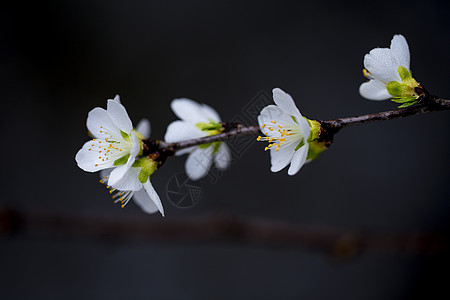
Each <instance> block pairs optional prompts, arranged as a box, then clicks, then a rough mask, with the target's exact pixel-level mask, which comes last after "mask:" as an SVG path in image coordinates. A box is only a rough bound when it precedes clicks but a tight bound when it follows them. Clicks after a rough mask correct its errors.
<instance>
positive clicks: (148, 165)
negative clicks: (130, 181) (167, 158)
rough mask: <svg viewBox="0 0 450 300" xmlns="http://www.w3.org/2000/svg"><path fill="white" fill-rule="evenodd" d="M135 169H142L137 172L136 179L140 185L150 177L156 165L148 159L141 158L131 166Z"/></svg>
mask: <svg viewBox="0 0 450 300" xmlns="http://www.w3.org/2000/svg"><path fill="white" fill-rule="evenodd" d="M133 167H135V168H139V167H140V168H142V169H141V171H140V172H139V175H138V179H139V181H140V182H141V183H145V182H146V181H147V180H148V178H149V177H150V175H152V174H153V173H154V172H155V171H156V169H157V168H158V164H157V163H156V162H155V161H154V160H152V159H150V158H149V157H141V158H139V159H138V160H136V161H135V162H134V164H133Z"/></svg>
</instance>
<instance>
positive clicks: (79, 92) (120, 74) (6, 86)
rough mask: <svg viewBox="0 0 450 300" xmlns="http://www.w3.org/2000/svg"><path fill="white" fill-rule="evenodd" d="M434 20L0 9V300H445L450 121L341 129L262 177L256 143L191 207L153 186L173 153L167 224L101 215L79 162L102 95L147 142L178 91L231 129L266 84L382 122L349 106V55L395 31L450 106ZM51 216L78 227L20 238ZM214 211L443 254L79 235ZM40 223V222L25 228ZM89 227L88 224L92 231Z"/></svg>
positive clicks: (130, 215)
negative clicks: (145, 122)
mask: <svg viewBox="0 0 450 300" xmlns="http://www.w3.org/2000/svg"><path fill="white" fill-rule="evenodd" d="M448 14H449V5H448V2H444V1H442V2H441V1H408V2H407V3H398V2H395V1H389V2H386V3H383V2H379V1H377V2H375V1H355V2H353V3H351V2H348V3H339V2H328V3H326V2H321V1H316V2H300V1H274V2H269V1H245V2H244V1H204V2H201V1H126V2H125V1H124V2H118V1H86V0H78V1H38V2H36V1H35V2H31V3H26V2H18V1H15V2H14V1H10V2H8V3H7V4H3V5H2V9H1V10H0V25H1V26H0V34H1V35H0V38H1V47H0V53H1V57H0V66H1V67H0V72H1V73H0V74H1V75H0V76H1V77H0V79H1V86H2V105H3V108H2V117H1V124H2V128H3V134H2V136H3V138H4V142H5V143H4V144H3V146H2V148H1V151H2V157H3V166H2V170H3V171H2V182H3V186H4V188H3V192H2V197H1V200H0V205H1V210H2V214H3V215H4V216H6V217H4V218H3V219H4V220H3V221H2V222H3V225H4V226H3V230H2V235H1V239H0V274H1V275H0V298H1V299H31V298H32V299H106V298H108V299H124V298H128V299H149V298H152V299H365V300H369V299H424V298H427V299H436V298H437V297H438V295H440V296H441V299H442V296H443V298H445V297H447V296H449V295H450V292H449V291H448V280H449V276H448V268H449V267H450V263H449V259H448V254H449V250H448V248H447V238H448V229H449V215H450V199H449V198H450V197H449V196H450V192H449V190H448V182H449V175H450V173H449V162H450V159H449V153H450V143H449V139H448V135H449V132H450V131H449V130H450V126H449V125H450V124H449V121H448V120H449V119H448V117H449V114H448V113H447V112H441V113H432V114H428V115H421V116H415V117H411V118H407V119H403V120H394V121H389V122H382V123H376V124H369V125H364V126H358V127H354V128H348V129H345V130H343V131H342V132H340V133H339V134H338V135H337V136H336V139H335V142H334V144H333V145H332V147H331V149H329V150H328V151H326V152H325V153H323V154H322V155H321V156H320V157H319V159H317V160H316V161H314V162H312V163H310V164H308V165H306V166H305V167H304V168H303V169H302V170H301V171H300V172H299V173H298V174H297V175H296V176H294V177H290V176H288V175H287V171H286V170H284V171H282V172H280V173H277V174H274V173H271V172H270V171H269V168H270V160H269V153H267V152H264V151H263V149H264V146H265V145H264V144H262V143H259V144H258V143H256V142H254V143H251V145H250V146H249V147H246V148H245V151H241V152H240V154H239V155H237V156H235V161H234V163H233V165H232V166H231V168H230V170H229V171H227V172H225V173H224V174H221V175H220V176H219V178H216V179H215V180H211V178H206V179H204V180H202V182H201V183H202V185H203V188H204V190H203V194H202V197H201V200H200V202H199V203H198V204H197V205H195V206H194V207H192V208H190V209H180V208H177V207H175V206H173V205H172V204H171V203H170V202H169V201H168V198H167V194H166V190H167V183H168V182H169V180H170V179H171V178H172V177H173V176H174V175H175V174H177V173H180V172H183V168H184V160H185V157H181V158H172V159H169V160H168V161H167V162H166V164H165V165H164V166H163V168H161V169H160V170H159V171H158V172H157V173H155V174H154V175H153V176H152V182H153V184H154V186H155V188H156V190H157V191H158V192H159V194H160V196H161V198H162V201H163V205H164V207H165V210H166V217H165V218H164V219H162V217H161V216H160V215H158V214H157V215H145V214H144V213H142V212H141V210H140V209H139V208H138V207H137V206H136V205H135V204H134V203H132V202H131V203H130V204H129V205H128V206H127V207H126V208H125V209H121V208H120V207H119V206H118V205H114V204H113V203H112V201H111V199H110V197H109V195H108V193H107V190H106V189H105V187H104V186H102V185H101V184H100V183H98V176H97V174H88V173H85V172H83V171H82V170H80V169H79V168H78V167H77V166H76V163H75V160H74V156H75V153H76V152H77V151H78V149H79V148H80V147H81V146H82V145H83V143H84V142H85V141H86V140H87V139H88V136H87V130H86V127H85V122H86V117H87V113H88V112H89V110H91V109H92V108H93V107H96V106H101V107H106V100H107V99H108V98H112V97H114V95H115V94H120V96H121V99H122V103H123V104H124V105H125V106H126V108H127V110H128V113H129V115H130V117H131V118H132V120H133V121H134V124H136V123H137V122H138V121H139V120H140V119H141V118H148V119H150V120H151V124H152V137H153V138H156V139H161V138H163V136H164V133H165V129H166V126H167V125H168V124H169V123H170V122H171V121H173V120H175V119H176V117H175V116H174V114H173V113H172V112H171V110H170V107H169V103H170V101H171V100H172V99H173V98H176V97H189V98H192V99H194V100H197V101H199V102H204V103H208V104H209V105H211V106H213V107H214V108H216V109H217V111H218V112H219V113H220V115H221V116H222V119H223V120H225V121H226V120H233V119H235V118H236V117H239V116H242V114H243V113H244V112H243V109H244V108H245V107H246V106H247V105H249V103H253V102H252V101H255V99H258V97H259V96H260V95H264V94H269V95H270V93H271V90H272V88H274V87H280V88H282V89H284V90H285V91H287V92H289V93H290V94H291V95H292V96H293V97H294V99H295V101H296V103H297V105H298V106H299V108H300V110H301V111H302V113H303V114H304V115H305V116H307V117H310V118H317V119H331V118H337V117H345V116H353V115H358V114H365V113H372V112H378V111H383V110H388V109H393V108H395V107H396V104H394V103H392V102H389V101H384V102H373V101H368V100H364V99H362V98H361V97H360V96H359V94H358V87H359V85H360V84H361V83H362V82H363V81H364V78H363V76H362V73H361V70H362V68H363V64H362V61H363V55H364V54H365V53H367V52H368V51H369V50H370V49H372V48H374V47H377V46H378V47H388V46H389V43H390V40H391V38H392V36H393V35H394V34H396V33H402V34H403V35H404V36H405V37H406V38H407V40H408V42H409V46H410V49H411V68H412V71H413V76H414V77H415V78H416V79H417V80H418V81H420V82H421V83H422V84H423V85H424V86H425V87H426V88H427V89H428V90H429V91H430V92H431V93H433V94H436V95H440V96H442V97H444V98H447V99H448V98H449V97H450V87H449V82H450V81H449V76H448V70H449V69H450V59H449V58H448V55H449V53H450V42H449V41H450V36H449V33H450V27H449V23H448ZM254 124H256V120H255V121H254ZM6 142H8V143H10V144H8V143H6ZM11 211H14V212H15V213H14V214H12V213H11ZM47 214H51V215H53V216H67V217H68V218H71V217H73V218H75V219H77V220H79V221H78V225H80V226H79V228H77V226H76V224H77V222H75V226H74V228H71V229H70V230H65V229H64V228H62V227H61V226H60V225H61V224H60V223H58V222H54V223H52V224H50V225H48V224H47V225H46V226H34V225H33V224H35V225H36V224H41V225H42V222H43V221H45V219H46V218H47V217H46V216H47ZM215 214H221V215H222V214H225V215H231V216H235V217H237V218H239V219H242V220H246V219H251V218H263V219H268V220H278V221H281V222H292V223H293V224H297V225H298V226H302V225H305V226H313V227H314V226H317V227H319V228H337V229H338V230H343V231H344V232H345V231H349V232H375V233H379V234H381V235H383V233H395V234H399V235H403V234H404V235H408V236H409V235H411V234H415V233H425V234H432V235H437V236H439V237H441V238H442V239H443V240H441V243H440V246H439V247H437V248H438V251H432V252H431V253H429V251H408V247H406V248H404V249H403V250H402V251H399V250H398V249H397V250H392V251H388V250H385V251H383V250H375V251H372V250H371V249H362V250H361V251H359V252H358V254H359V255H355V256H354V257H353V256H352V257H350V258H348V259H344V260H340V259H336V257H334V256H333V254H332V253H331V252H330V253H328V252H327V251H316V250H315V249H314V248H310V247H307V245H305V247H302V246H301V245H300V246H299V245H294V246H293V245H287V244H283V243H280V244H277V243H276V242H275V243H274V242H272V243H269V244H266V243H258V242H257V241H256V242H255V241H253V242H252V241H247V240H246V239H245V238H242V239H233V238H223V239H221V238H218V239H212V240H210V239H208V238H206V239H198V238H195V239H193V238H190V237H189V236H185V237H183V236H181V237H174V235H175V236H176V234H174V233H173V232H170V231H169V232H168V234H167V236H165V235H164V234H161V235H159V236H158V235H157V234H154V233H153V234H151V235H149V236H145V235H138V236H136V235H134V234H133V226H129V227H127V228H123V229H124V230H123V231H121V234H120V236H116V235H115V233H112V234H109V235H101V236H99V235H96V234H95V233H94V234H93V233H92V232H90V228H92V231H93V232H94V231H95V227H96V226H101V222H104V221H105V220H109V221H108V222H112V223H114V222H116V221H117V224H124V223H127V220H131V221H132V220H140V221H143V222H145V220H147V219H148V220H151V222H155V224H159V225H158V226H164V225H161V224H160V223H161V222H168V223H169V224H170V222H172V221H173V220H179V219H180V218H181V219H182V220H183V222H187V223H189V222H190V221H192V222H195V221H196V220H197V219H198V218H202V217H204V216H211V215H212V216H214V215H215ZM13 215H14V216H15V217H14V218H13V219H14V221H11V218H12V217H11V216H13ZM36 215H41V221H40V223H39V222H34V223H33V222H31V223H30V221H27V220H28V219H27V218H38V217H36ZM33 216H34V217H33ZM86 218H87V219H90V220H96V219H98V223H97V222H95V221H94V222H91V223H89V224H87V225H86V224H84V223H83V220H85V219H86ZM42 219H43V220H42ZM8 220H9V221H8ZM80 220H81V221H80ZM50 221H51V220H50ZM160 221H161V222H160ZM8 222H9V223H8ZM11 222H12V223H11ZM27 222H28V223H27ZM158 222H159V223H158ZM5 224H6V225H5ZM11 224H13V225H11ZM14 224H15V225H14ZM26 224H29V225H28V226H26ZM30 224H31V225H30ZM16 225H17V226H16ZM52 228H53V229H52ZM127 232H129V234H130V237H128V235H127ZM131 236H133V238H131Z"/></svg>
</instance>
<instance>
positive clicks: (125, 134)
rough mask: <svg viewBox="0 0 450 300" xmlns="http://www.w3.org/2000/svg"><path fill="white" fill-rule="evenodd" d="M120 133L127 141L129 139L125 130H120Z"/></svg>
mask: <svg viewBox="0 0 450 300" xmlns="http://www.w3.org/2000/svg"><path fill="white" fill-rule="evenodd" d="M120 134H121V135H122V137H123V139H124V140H125V141H127V142H130V141H131V138H130V135H129V134H128V133H126V132H123V131H122V130H121V131H120Z"/></svg>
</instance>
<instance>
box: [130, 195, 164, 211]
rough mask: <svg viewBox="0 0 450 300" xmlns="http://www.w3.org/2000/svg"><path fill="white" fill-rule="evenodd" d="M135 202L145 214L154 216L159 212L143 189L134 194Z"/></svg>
mask: <svg viewBox="0 0 450 300" xmlns="http://www.w3.org/2000/svg"><path fill="white" fill-rule="evenodd" d="M133 200H134V202H136V204H137V205H138V206H139V207H140V208H141V209H142V210H143V211H144V212H145V213H148V214H154V213H155V212H157V211H158V210H159V209H158V207H157V206H156V204H155V203H154V202H153V201H152V200H151V199H150V197H149V195H148V194H147V191H146V190H145V189H141V190H140V191H137V192H136V193H134V195H133Z"/></svg>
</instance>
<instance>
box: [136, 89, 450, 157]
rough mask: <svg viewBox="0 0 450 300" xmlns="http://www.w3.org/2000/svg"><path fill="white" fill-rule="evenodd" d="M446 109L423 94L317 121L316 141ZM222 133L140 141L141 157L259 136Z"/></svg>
mask: <svg viewBox="0 0 450 300" xmlns="http://www.w3.org/2000/svg"><path fill="white" fill-rule="evenodd" d="M444 110H450V100H446V99H442V98H439V97H436V96H430V95H429V94H428V93H426V94H424V96H422V97H421V98H420V99H419V102H418V104H417V105H414V106H410V107H405V108H398V109H395V110H389V111H384V112H379V113H374V114H367V115H362V116H357V117H348V118H339V119H333V120H317V121H318V122H319V123H320V124H321V132H320V136H319V139H320V140H321V141H323V142H327V143H329V144H331V142H332V141H333V138H334V135H335V134H336V133H337V132H338V131H339V130H341V129H342V128H345V127H349V126H356V125H362V124H367V123H372V122H378V121H388V120H393V119H400V118H405V117H409V116H414V115H418V114H424V113H428V112H436V111H444ZM223 125H224V128H225V131H224V132H223V133H220V134H217V135H211V136H206V137H203V138H198V139H192V140H187V141H182V142H177V143H166V142H164V141H156V140H146V141H144V145H145V146H144V155H153V154H155V153H156V156H155V157H153V158H154V159H155V160H158V159H159V160H160V161H161V162H163V161H164V160H165V159H166V158H167V156H170V155H173V154H174V153H175V152H176V151H178V150H181V149H185V148H189V147H194V146H198V145H202V144H209V143H213V142H219V141H225V140H229V139H232V138H235V137H238V136H243V135H252V134H258V133H261V132H260V129H259V127H258V126H244V125H241V124H228V123H223Z"/></svg>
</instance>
